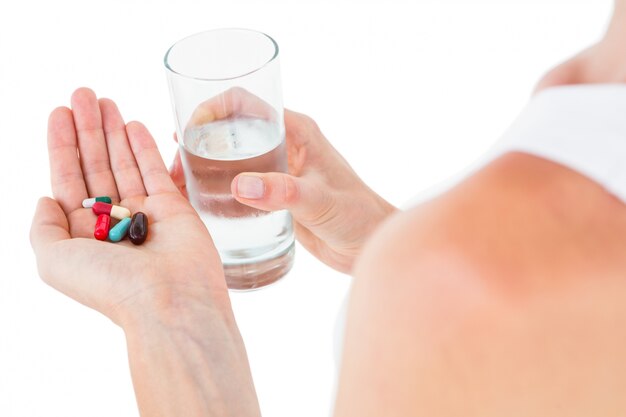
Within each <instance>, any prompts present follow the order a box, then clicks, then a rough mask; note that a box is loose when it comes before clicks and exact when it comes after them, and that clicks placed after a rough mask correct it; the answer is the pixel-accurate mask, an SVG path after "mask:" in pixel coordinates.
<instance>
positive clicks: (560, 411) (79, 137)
mask: <svg viewBox="0 0 626 417" xmlns="http://www.w3.org/2000/svg"><path fill="white" fill-rule="evenodd" d="M625 50H626V0H617V1H616V7H615V13H614V17H613V20H612V23H611V25H610V27H609V29H608V31H607V34H606V36H605V37H604V38H603V39H602V41H601V42H599V43H598V44H597V45H595V46H593V47H592V48H590V49H587V50H586V51H584V52H583V53H581V54H580V55H579V56H577V57H575V58H574V59H572V60H570V61H568V62H567V63H565V64H564V65H562V66H560V67H558V68H557V69H555V70H554V71H552V72H550V73H549V74H548V75H547V76H546V77H545V78H544V79H543V80H542V81H541V82H540V83H539V87H538V91H537V93H538V95H537V97H536V98H535V99H534V100H533V101H532V102H531V104H530V106H529V108H528V109H527V110H526V111H525V113H524V114H523V115H522V117H521V118H520V120H519V121H518V122H517V123H516V124H515V125H514V126H513V128H512V130H511V131H510V133H509V134H508V135H507V138H508V139H507V141H506V142H504V145H502V146H503V148H502V149H501V150H500V153H499V156H497V157H495V158H494V159H493V160H491V161H490V162H488V163H487V164H486V165H485V166H484V167H482V168H481V169H480V170H478V171H477V172H476V173H474V174H473V175H471V176H469V177H468V178H466V179H465V180H464V181H463V182H461V183H460V184H458V185H457V186H455V187H454V188H452V189H451V190H449V191H447V192H446V193H444V194H442V195H441V196H439V197H437V198H436V199H434V200H432V201H429V202H426V203H424V204H421V205H419V206H417V207H415V208H413V209H411V210H408V211H405V212H399V211H397V210H396V209H395V208H394V207H392V206H391V205H390V204H389V203H387V202H386V201H384V200H383V199H382V198H381V197H379V196H378V195H376V194H375V193H374V192H373V191H372V190H370V189H369V188H368V187H367V186H366V185H365V184H364V183H363V182H362V181H361V180H360V179H359V178H358V177H357V176H356V174H355V173H354V172H353V171H352V170H351V168H350V167H349V166H348V164H347V163H346V162H345V160H344V159H343V158H342V157H341V156H340V155H339V154H338V153H337V152H336V151H335V150H334V149H333V148H332V146H331V145H330V143H329V142H328V141H327V140H326V139H325V138H324V137H323V135H322V134H321V132H320V130H319V129H318V127H317V126H316V125H315V123H314V122H313V121H312V120H311V119H310V118H308V117H306V116H304V115H301V114H297V113H294V112H290V111H287V112H286V114H285V123H286V129H287V141H288V145H289V167H290V175H284V174H255V173H249V174H248V175H245V174H243V175H240V176H238V177H237V178H236V179H235V180H234V182H233V194H234V195H235V196H236V198H237V199H238V200H239V201H241V202H242V203H244V204H248V205H251V206H253V207H257V208H261V209H278V208H287V209H289V210H291V212H292V214H293V216H294V219H295V221H296V228H297V235H298V239H299V240H300V242H301V243H302V244H303V245H304V246H305V247H306V248H307V249H309V250H310V251H311V252H312V253H313V254H315V255H316V256H317V257H318V258H319V259H320V260H322V261H323V262H325V263H326V264H328V265H330V266H331V267H333V268H335V269H338V270H340V271H344V272H351V273H352V274H353V275H354V277H355V280H354V286H353V289H352V293H351V301H350V307H349V312H348V319H347V327H346V332H345V342H344V353H343V360H342V368H341V375H340V384H339V390H338V393H337V399H336V409H335V416H337V417H343V416H379V415H437V416H447V415H450V416H452V415H477V416H478V415H480V416H490V415H494V416H496V415H497V416H501V415H509V416H510V415H524V416H527V415H542V416H549V415H585V416H588V415H622V414H626V399H625V398H626V397H625V396H624V395H623V392H625V391H626V360H624V353H625V352H626V336H624V332H623V331H622V329H623V328H624V325H626V307H624V303H623V302H622V300H623V298H624V295H623V294H626V280H625V277H626V206H625V205H624V200H626V175H624V174H623V172H624V171H623V170H622V168H621V167H620V163H619V162H620V161H621V159H622V158H621V155H622V154H624V153H625V152H626V150H625V148H626V135H623V134H622V133H623V132H624V124H625V123H626V104H624V102H625V100H626V99H625V98H624V97H625V96H626V91H625V89H626V87H624V86H619V85H612V86H608V87H600V88H594V87H578V88H576V87H561V88H550V87H556V86H559V85H564V84H583V83H585V84H587V83H611V84H612V83H622V82H626V56H625V55H624V54H623V51H625ZM544 90H546V91H544ZM569 106H571V107H569ZM622 114H624V115H625V116H623V117H621V116H620V115H622ZM544 116H545V117H544ZM563 121H564V122H565V123H563ZM555 126H556V127H555ZM563 126H565V127H564V128H563V129H561V127H563ZM568 126H570V127H571V126H574V127H580V128H579V129H576V130H568ZM581 126H582V127H581ZM557 128H558V129H557ZM546 129H547V130H549V132H550V134H549V135H546V136H545V138H544V140H537V138H538V137H541V138H543V136H542V135H544V133H545V132H546V131H547V130H546ZM554 129H556V130H554ZM520 132H521V133H520ZM555 132H556V133H555ZM48 133H49V136H48V144H49V153H50V163H51V177H52V188H53V195H54V200H53V199H49V198H43V199H41V200H40V202H39V205H38V207H37V212H36V214H35V217H34V220H33V226H32V230H31V241H32V244H33V248H34V250H35V252H36V255H37V261H38V265H39V270H40V274H41V276H42V278H43V279H44V280H45V281H46V282H47V283H49V284H50V285H52V286H53V287H55V288H57V289H58V290H60V291H62V292H64V293H66V294H67V295H69V296H71V297H72V298H74V299H76V300H77V301H79V302H81V303H83V304H85V305H87V306H89V307H92V308H94V309H96V310H98V311H100V312H102V313H103V314H105V315H107V316H108V317H110V318H111V319H112V320H113V321H114V322H115V323H116V324H118V325H120V326H121V327H122V328H123V329H124V331H125V333H126V336H127V341H128V350H129V357H130V364H131V372H132V376H133V382H134V386H135V390H136V394H137V400H138V404H139V408H140V410H141V414H142V415H144V416H181V415H184V416H194V415H198V416H200V415H202V416H206V415H216V416H217V415H219V416H222V415H229V416H230V415H232V416H257V415H259V414H260V412H259V408H258V404H257V400H256V395H255V392H254V387H253V384H252V379H251V376H250V371H249V367H248V363H247V358H246V353H245V349H244V346H243V343H242V341H241V337H240V335H239V331H238V329H237V327H236V325H235V321H234V318H233V314H232V310H231V307H230V302H229V298H228V292H227V289H226V284H225V281H224V276H223V271H222V270H221V266H220V262H219V257H218V255H217V252H216V251H215V248H214V246H213V244H212V241H211V238H210V236H209V234H208V233H207V231H206V229H205V228H204V226H203V224H202V222H201V220H200V219H199V217H198V216H197V214H196V213H195V211H194V210H193V209H192V208H191V206H190V205H189V203H188V202H187V200H186V199H185V198H184V197H183V194H182V193H181V191H180V190H179V186H182V182H181V170H180V165H179V163H177V164H175V165H174V168H173V172H172V173H171V174H172V175H171V176H170V175H169V173H168V171H167V170H166V168H165V165H164V164H163V161H162V159H161V157H160V155H159V153H158V151H157V148H156V146H155V143H154V140H153V139H152V137H151V136H150V134H149V133H148V131H147V130H146V129H145V127H144V126H143V125H141V124H140V123H137V122H131V123H128V124H125V123H124V121H123V120H122V118H121V116H120V114H119V112H118V110H117V108H116V106H115V104H114V103H113V102H112V101H110V100H107V99H100V100H97V99H96V97H95V95H94V93H93V92H92V91H90V90H88V89H79V90H77V91H76V92H75V93H74V95H73V96H72V110H70V109H68V108H63V107H60V108H57V109H55V110H54V111H53V112H52V114H51V116H50V121H49V132H48ZM568 135H569V136H568ZM570 136H571V137H574V138H575V143H577V144H578V145H580V146H578V145H577V146H578V147H577V148H576V149H575V150H571V149H570V148H569V143H568V144H566V146H563V143H564V142H563V141H564V140H565V139H567V138H568V137H570ZM564 138H565V139H564ZM581 141H582V142H581ZM581 143H582V144H581ZM590 144H591V145H590ZM77 149H78V151H79V152H78V153H79V154H80V158H78V157H77V152H76V150H77ZM566 151H567V152H566ZM570 151H571V152H570ZM620 152H621V154H620ZM563 155H565V156H563ZM590 161H591V162H590ZM609 164H611V169H609V170H604V171H603V170H602V168H603V167H604V166H605V165H606V166H609ZM582 173H584V175H583V174H582ZM605 174H606V175H605ZM620 175H622V177H621V178H623V179H624V181H620V180H619V179H620ZM616 179H617V180H616ZM259 180H261V181H262V182H263V184H262V188H261V189H262V190H263V193H262V194H259V193H254V194H250V189H246V187H247V186H248V187H249V186H254V189H255V190H259V187H258V181H259ZM95 195H109V196H111V197H112V198H113V199H114V201H115V202H120V201H121V203H122V205H124V206H126V207H128V208H130V209H131V211H133V212H134V211H139V210H141V211H145V212H147V213H149V215H150V218H151V221H152V223H151V225H150V226H151V232H150V233H151V235H150V239H149V240H148V241H147V242H146V243H145V244H144V245H143V246H141V247H132V246H131V245H126V244H116V245H111V244H105V243H102V242H98V241H96V240H94V239H93V238H89V237H90V236H91V235H92V232H93V230H92V228H93V217H92V216H93V215H92V214H91V213H89V211H88V210H84V209H82V208H81V201H82V200H83V199H84V198H86V197H88V196H95ZM616 197H617V198H616ZM182 242H185V246H186V247H188V248H189V249H188V250H187V251H186V252H185V253H180V252H177V251H176V248H178V247H180V245H181V243H182ZM189 242H194V246H192V247H190V245H189ZM199 254H202V256H199ZM207 254H210V255H209V256H207Z"/></svg>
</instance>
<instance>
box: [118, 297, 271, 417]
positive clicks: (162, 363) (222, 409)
mask: <svg viewBox="0 0 626 417" xmlns="http://www.w3.org/2000/svg"><path fill="white" fill-rule="evenodd" d="M124 330H125V333H126V338H127V343H128V353H129V361H130V368H131V374H132V379H133V385H134V387H135V393H136V396H137V403H138V406H139V410H140V413H141V415H142V416H143V417H180V416H185V417H193V416H203V417H206V416H220V417H222V416H229V417H230V416H238V417H257V416H260V411H259V406H258V402H257V399H256V394H255V391H254V386H253V383H252V377H251V374H250V369H249V365H248V360H247V357H246V352H245V348H244V345H243V341H242V340H241V336H240V334H239V330H238V329H237V326H236V324H235V321H234V317H233V316H232V311H231V310H230V306H228V308H220V307H215V306H212V305H211V304H210V303H200V302H194V303H193V305H179V306H168V308H167V310H166V311H163V310H161V311H155V312H154V313H151V312H150V311H147V312H146V314H143V315H141V316H134V317H133V318H132V319H129V320H126V322H125V324H124Z"/></svg>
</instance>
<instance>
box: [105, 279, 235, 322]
mask: <svg viewBox="0 0 626 417" xmlns="http://www.w3.org/2000/svg"><path fill="white" fill-rule="evenodd" d="M203 316H210V317H211V319H216V318H219V319H220V320H222V321H225V322H232V324H233V325H234V319H232V320H231V318H232V308H231V305H230V299H229V297H228V289H227V288H226V285H225V284H224V285H223V287H220V288H210V287H206V286H202V285H193V284H189V283H185V284H181V283H179V284H172V283H165V284H161V285H158V284H155V285H153V286H151V287H150V288H149V289H145V290H142V291H139V292H137V294H135V295H133V296H131V297H128V298H127V299H125V300H124V301H122V302H120V303H118V304H117V305H115V306H114V307H113V308H112V314H110V317H111V319H112V320H113V322H115V323H116V324H118V325H119V326H120V327H122V329H123V330H124V332H125V333H127V334H128V333H133V332H137V331H141V330H142V329H143V328H146V327H151V326H153V325H154V324H156V323H158V324H159V325H161V326H164V327H170V326H174V327H179V326H181V325H182V324H185V323H186V322H188V321H189V320H190V319H192V318H194V317H203Z"/></svg>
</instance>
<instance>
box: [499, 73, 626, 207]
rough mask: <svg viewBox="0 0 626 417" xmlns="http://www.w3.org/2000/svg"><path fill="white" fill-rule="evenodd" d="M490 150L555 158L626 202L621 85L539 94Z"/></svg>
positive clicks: (624, 92) (625, 107) (625, 94)
mask: <svg viewBox="0 0 626 417" xmlns="http://www.w3.org/2000/svg"><path fill="white" fill-rule="evenodd" d="M493 151H494V152H495V155H494V156H498V155H501V154H503V153H505V152H509V151H522V152H526V153H529V154H532V155H536V156H540V157H542V158H545V159H548V160H551V161H554V162H558V163H559V164H561V165H565V166H567V167H569V168H570V169H572V170H574V171H577V172H579V173H581V174H583V175H585V176H587V177H588V178H590V179H591V180H593V181H595V182H597V183H598V184H600V185H601V186H603V187H604V188H605V189H606V190H607V191H608V192H609V193H612V194H614V195H615V196H616V197H617V198H619V199H620V200H622V201H623V202H624V203H626V84H586V85H577V86H564V87H555V88H549V89H547V90H544V91H542V92H540V93H538V94H537V95H536V96H535V97H533V98H532V99H531V100H530V102H529V103H528V105H527V106H526V108H525V109H524V110H523V111H522V113H521V114H520V116H519V117H518V118H517V120H515V122H514V123H513V124H512V125H511V127H510V128H509V129H508V130H507V131H506V132H505V133H504V135H503V136H502V138H501V139H500V141H499V142H498V143H497V144H496V146H495V148H494V150H493Z"/></svg>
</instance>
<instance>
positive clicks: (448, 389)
mask: <svg viewBox="0 0 626 417" xmlns="http://www.w3.org/2000/svg"><path fill="white" fill-rule="evenodd" d="M625 254H626V206H624V205H623V204H622V203H621V202H619V201H617V200H616V199H615V198H613V197H612V196H610V195H609V194H607V193H606V192H605V191H604V190H603V189H602V188H601V187H600V186H598V185H597V184H595V183H594V182H592V181H590V180H589V179H587V178H585V177H583V176H581V175H579V174H577V173H575V172H573V171H571V170H569V169H567V168H565V167H562V166H559V165H557V164H554V163H551V162H549V161H545V160H542V159H540V158H536V157H532V156H529V155H525V154H508V155H505V156H504V157H502V158H500V159H499V160H497V161H494V162H493V163H491V164H490V165H488V166H487V167H485V168H484V169H483V170H481V171H480V172H478V173H476V174H475V175H473V176H472V177H470V178H468V179H467V180H466V181H465V182H463V183H462V184H460V185H459V186H457V187H456V188H455V189H453V190H451V191H450V192H448V193H446V194H445V195H443V196H441V197H439V198H437V199H436V200H433V201H431V202H429V203H427V204H424V205H422V206H420V207H417V208H415V209H413V210H410V211H408V212H405V213H402V214H399V215H397V216H396V217H395V218H392V219H390V220H389V221H388V222H387V223H386V224H385V225H384V226H383V227H381V229H380V230H379V231H378V232H377V233H376V234H375V236H374V237H373V238H372V239H371V241H370V242H369V244H368V246H367V248H366V249H365V251H364V253H363V255H362V257H361V259H360V260H359V262H358V264H357V266H356V268H355V271H354V275H355V282H354V286H353V292H352V296H351V302H350V308H349V316H348V327H347V331H346V335H345V350H344V357H343V364H342V375H341V380H340V388H339V392H338V398H337V410H336V411H337V414H336V415H337V416H338V417H343V416H347V415H360V416H370V415H372V416H373V415H418V414H419V415H421V414H422V413H424V415H437V416H448V415H466V416H468V415H481V416H489V415H552V414H554V415H564V413H565V414H567V415H591V414H595V415H599V414H598V412H599V411H600V412H604V411H606V412H608V411H611V413H608V414H607V413H606V412H605V413H604V414H603V415H612V414H613V412H614V411H620V412H626V403H624V402H623V400H621V398H622V397H623V396H622V395H619V392H623V391H624V390H625V389H626V361H622V360H621V358H622V357H624V354H626V336H623V333H624V332H621V331H618V329H620V328H622V329H623V328H624V326H626V308H624V307H622V304H624V303H623V302H621V300H623V299H624V297H626V255H625ZM572 392H577V393H578V395H576V396H572V395H571V394H572ZM620 401H621V402H620ZM598 404H604V407H605V408H603V409H598V408H597V405H598ZM606 407H608V408H606ZM512 411H514V412H512ZM574 411H575V412H574ZM551 413H552V414H551Z"/></svg>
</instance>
